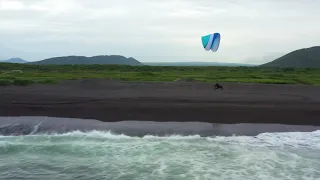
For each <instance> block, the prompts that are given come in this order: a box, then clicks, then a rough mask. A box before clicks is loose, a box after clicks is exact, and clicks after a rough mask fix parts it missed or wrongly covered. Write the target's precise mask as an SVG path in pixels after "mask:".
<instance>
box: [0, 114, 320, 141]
mask: <svg viewBox="0 0 320 180" xmlns="http://www.w3.org/2000/svg"><path fill="white" fill-rule="evenodd" d="M77 130H78V131H84V132H87V131H93V130H98V131H110V132H112V133H115V134H125V135H128V136H139V137H141V136H145V135H156V136H167V135H176V134H179V135H183V136H190V135H200V136H203V137H206V136H233V135H237V136H256V135H259V134H261V133H272V132H312V131H316V130H320V126H303V125H282V124H245V123H243V124H216V123H204V122H153V121H119V122H101V121H98V120H84V119H71V118H54V117H33V116H30V117H26V116H23V117H0V135H3V136H15V135H32V134H42V133H67V132H72V131H77Z"/></svg>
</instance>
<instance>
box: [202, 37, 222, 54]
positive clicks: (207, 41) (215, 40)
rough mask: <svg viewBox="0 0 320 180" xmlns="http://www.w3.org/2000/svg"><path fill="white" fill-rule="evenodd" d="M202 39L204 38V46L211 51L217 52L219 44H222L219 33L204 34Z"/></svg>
mask: <svg viewBox="0 0 320 180" xmlns="http://www.w3.org/2000/svg"><path fill="white" fill-rule="evenodd" d="M201 40H202V45H203V48H204V49H205V50H206V51H209V50H210V49H211V51H213V52H216V51H217V50H218V49H219V45H220V34H219V33H214V34H209V35H206V36H202V37H201Z"/></svg>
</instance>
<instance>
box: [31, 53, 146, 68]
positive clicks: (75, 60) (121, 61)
mask: <svg viewBox="0 0 320 180" xmlns="http://www.w3.org/2000/svg"><path fill="white" fill-rule="evenodd" d="M30 64H42V65H48V64H55V65H62V64H115V65H116V64H117V65H131V66H139V65H143V64H142V63H140V62H139V61H137V60H136V59H134V58H131V57H130V58H126V57H123V56H118V55H111V56H93V57H85V56H64V57H54V58H49V59H44V60H42V61H35V62H30Z"/></svg>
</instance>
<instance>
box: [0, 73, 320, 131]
mask: <svg viewBox="0 0 320 180" xmlns="http://www.w3.org/2000/svg"><path fill="white" fill-rule="evenodd" d="M223 85H224V90H214V89H213V84H212V83H199V82H172V83H149V82H119V81H111V80H93V79H91V80H75V81H65V82H62V83H60V84H56V85H40V84H38V85H30V86H26V87H19V86H7V87H0V116H49V117H66V118H82V119H97V120H101V121H105V122H112V121H113V122H114V121H122V120H139V121H197V122H209V123H223V124H230V123H275V124H291V125H320V87H318V86H303V85H265V84H243V83H223Z"/></svg>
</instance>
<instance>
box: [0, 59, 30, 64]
mask: <svg viewBox="0 0 320 180" xmlns="http://www.w3.org/2000/svg"><path fill="white" fill-rule="evenodd" d="M0 62H5V63H20V64H22V63H27V62H28V61H26V60H23V59H21V58H11V59H8V60H4V61H0Z"/></svg>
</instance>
